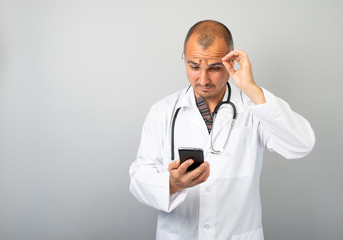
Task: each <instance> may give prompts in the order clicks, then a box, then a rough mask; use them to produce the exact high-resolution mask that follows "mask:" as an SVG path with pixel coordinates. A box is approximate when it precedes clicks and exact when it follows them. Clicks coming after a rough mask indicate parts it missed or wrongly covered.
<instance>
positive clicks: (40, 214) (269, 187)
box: [0, 0, 343, 240]
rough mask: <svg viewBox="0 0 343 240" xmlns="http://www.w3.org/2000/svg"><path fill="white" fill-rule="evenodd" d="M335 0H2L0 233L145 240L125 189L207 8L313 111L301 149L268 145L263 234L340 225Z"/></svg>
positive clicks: (291, 234) (257, 70)
mask: <svg viewBox="0 0 343 240" xmlns="http://www.w3.org/2000/svg"><path fill="white" fill-rule="evenodd" d="M342 10H343V4H342V1H338V0H337V1H335V0H329V1H249V2H248V1H183V2H181V1H180V2H179V1H168V2H163V1H144V2H143V1H139V0H137V1H131V2H130V1H106V0H96V1H95V0H93V1H89V0H85V1H81V0H60V1H57V0H56V1H46V0H44V1H43V0H35V1H24V0H23V1H18V0H1V1H0V239H1V240H24V239H25V240H31V239H32V240H41V239H42V240H50V239H58V240H60V239H61V240H72V239H73V240H88V239H89V240H94V239H100V240H107V239H130V240H133V239H153V238H154V236H155V228H156V211H155V210H153V209H151V208H149V207H147V206H144V205H142V204H140V203H138V201H136V200H135V199H134V198H133V197H132V196H131V195H130V193H129V191H128V187H129V176H128V169H129V166H130V164H131V162H132V161H133V160H134V159H135V155H136V151H137V147H138V144H139V139H140V132H141V127H142V124H143V121H144V119H145V116H146V114H147V111H148V110H149V108H150V106H151V104H153V103H154V102H156V101H157V100H159V99H161V98H162V97H164V96H166V95H168V94H170V93H173V92H175V91H176V90H178V89H180V88H183V87H185V86H187V84H188V83H187V79H186V76H185V70H184V67H183V63H182V61H181V59H180V56H181V52H182V43H183V39H184V37H185V34H186V32H187V30H188V29H189V27H190V26H191V25H193V24H194V23H195V22H197V21H199V20H202V19H216V20H219V21H221V22H223V23H225V24H226V25H227V26H228V27H229V28H230V29H231V31H232V34H233V37H234V42H235V46H236V48H240V49H243V50H245V51H247V52H248V53H249V56H250V59H251V62H252V64H253V71H254V77H255V81H256V82H257V83H258V84H259V85H260V86H263V87H265V88H266V89H268V90H270V91H272V92H273V93H275V94H276V95H278V96H280V97H282V98H283V99H285V100H287V101H288V102H289V103H290V105H291V106H292V107H293V109H294V110H296V111H297V112H300V113H301V114H302V115H304V116H305V117H306V118H307V119H308V120H309V121H310V122H311V124H312V126H313V128H314V130H315V132H316V138H317V143H316V146H315V149H314V150H313V152H312V153H311V154H310V155H308V156H307V157H305V158H303V159H300V160H290V161H288V160H285V159H283V158H282V157H280V156H278V155H277V154H275V153H266V155H265V162H264V168H263V172H262V177H261V194H262V203H263V222H264V231H265V236H266V239H267V240H273V239H276V240H293V239H294V240H299V239H301V240H305V239H311V240H317V239H318V240H322V239H325V240H329V239H330V240H334V239H337V240H338V239H342V238H343V237H342V236H343V228H342V226H343V210H342V209H343V208H342V202H343V201H342V200H343V199H342V196H343V190H342V189H343V188H342V183H343V182H342V180H343V175H342V167H343V164H342V136H341V134H342V120H343V119H342V107H341V104H342V97H341V91H342V90H341V89H342V87H343V84H342V69H343V66H342V53H343V51H342V42H343V33H342V22H343V16H342V12H343V11H342Z"/></svg>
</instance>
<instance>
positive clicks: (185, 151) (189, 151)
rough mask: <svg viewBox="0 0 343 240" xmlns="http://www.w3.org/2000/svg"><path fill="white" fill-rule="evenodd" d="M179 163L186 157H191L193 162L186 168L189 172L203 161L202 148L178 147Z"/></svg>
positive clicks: (186, 158)
mask: <svg viewBox="0 0 343 240" xmlns="http://www.w3.org/2000/svg"><path fill="white" fill-rule="evenodd" d="M179 156H180V164H182V163H183V162H184V161H186V160H188V159H193V160H194V162H193V164H192V165H190V166H189V167H188V168H187V172H190V171H192V170H194V169H196V168H197V167H199V166H200V165H201V164H202V163H203V162H204V153H203V150H202V148H186V147H180V148H179Z"/></svg>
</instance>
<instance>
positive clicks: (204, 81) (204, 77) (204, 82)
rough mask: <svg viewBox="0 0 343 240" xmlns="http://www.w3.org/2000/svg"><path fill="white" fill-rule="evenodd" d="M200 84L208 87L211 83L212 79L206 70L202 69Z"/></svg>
mask: <svg viewBox="0 0 343 240" xmlns="http://www.w3.org/2000/svg"><path fill="white" fill-rule="evenodd" d="M198 82H199V83H200V85H201V86H206V85H207V84H208V83H209V82H210V77H209V74H208V71H207V69H206V68H201V70H200V72H199V80H198Z"/></svg>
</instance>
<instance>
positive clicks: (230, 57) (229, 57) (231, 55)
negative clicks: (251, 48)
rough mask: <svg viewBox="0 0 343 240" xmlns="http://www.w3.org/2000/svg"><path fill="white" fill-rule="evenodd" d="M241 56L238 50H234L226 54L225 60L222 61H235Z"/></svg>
mask: <svg viewBox="0 0 343 240" xmlns="http://www.w3.org/2000/svg"><path fill="white" fill-rule="evenodd" d="M240 54H241V52H239V51H238V50H237V49H234V50H232V51H231V52H229V53H228V54H226V55H225V56H224V57H223V58H222V61H224V62H225V61H226V62H227V61H234V60H235V58H236V57H238V56H239V55H240Z"/></svg>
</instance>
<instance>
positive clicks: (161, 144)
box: [130, 20, 315, 240]
mask: <svg viewBox="0 0 343 240" xmlns="http://www.w3.org/2000/svg"><path fill="white" fill-rule="evenodd" d="M184 61H185V67H186V71H187V77H188V79H189V82H190V84H191V86H190V87H187V88H185V89H183V90H181V91H179V92H177V93H174V94H172V95H170V96H168V97H166V98H164V99H163V100H161V101H159V102H157V103H156V104H154V105H153V106H152V108H151V110H150V112H149V114H148V116H147V119H146V121H145V123H144V127H143V131H142V136H141V142H140V146H139V150H138V154H137V159H136V160H135V161H134V162H133V163H132V165H131V167H130V178H131V184H130V191H131V193H132V194H133V195H134V196H135V197H136V198H137V199H138V200H139V201H140V202H142V203H144V204H147V205H149V206H152V207H154V208H156V209H158V210H159V213H158V223H157V232H156V239H158V240H169V239H171V240H175V239H187V240H193V239H194V240H196V239H199V240H200V239H201V240H202V239H203V240H212V239H218V240H223V239H231V240H263V239H264V238H263V229H262V221H261V219H262V217H261V202H260V193H259V179H260V173H261V168H262V158H263V150H264V148H267V149H269V150H270V151H275V152H277V153H279V154H281V155H282V156H284V157H286V158H288V159H290V158H300V157H304V156H305V155H307V154H308V153H309V152H310V151H311V150H312V148H313V146H314V143H315V137H314V133H313V130H312V128H311V125H310V124H309V122H308V121H307V120H306V119H304V118H303V117H302V116H301V115H299V114H297V113H295V112H293V111H292V110H291V108H290V107H289V105H288V104H287V103H286V102H285V101H283V100H282V99H280V98H278V97H276V96H275V95H273V94H272V93H270V92H269V91H267V90H266V89H263V88H260V87H259V86H257V85H256V83H255V81H254V78H253V74H252V67H251V63H250V61H249V58H248V55H247V53H245V52H244V51H242V50H238V49H234V48H233V40H232V36H231V33H230V31H229V30H228V29H227V28H226V27H225V26H224V25H223V24H221V23H219V22H216V21H212V20H205V21H201V22H198V23H196V24H195V25H194V26H192V27H191V29H190V30H189V32H188V34H187V36H186V39H185V43H184ZM235 62H237V63H238V64H239V68H238V69H235V68H234V64H235ZM230 77H231V79H232V81H233V82H234V84H235V86H234V84H232V81H230V83H231V89H230V87H229V86H228V85H227V83H228V80H229V78H230ZM228 98H230V100H231V102H232V103H233V104H234V105H235V108H236V121H235V124H234V125H233V127H231V126H232V125H231V123H232V121H233V115H234V109H233V107H232V106H231V105H230V104H223V105H221V107H220V108H219V110H218V113H217V115H216V118H215V119H213V115H212V113H213V111H214V109H215V107H216V106H217V105H218V104H219V103H221V102H222V101H226V100H227V99H228ZM177 109H179V110H177ZM176 112H178V113H176ZM176 114H177V117H175V115H176ZM172 125H174V127H172ZM212 131H213V132H212ZM211 134H212V136H211ZM172 135H174V136H173V137H172ZM179 147H193V148H202V149H204V159H205V161H204V163H203V164H201V165H200V166H199V167H197V168H196V169H194V170H193V171H190V172H188V171H187V168H188V167H189V166H190V165H192V163H193V160H192V159H189V160H187V161H185V162H183V163H182V164H180V160H179V156H178V151H177V150H178V148H179ZM213 148H214V150H215V149H218V150H219V149H221V151H217V152H215V151H213ZM211 149H212V151H209V150H211ZM173 155H175V159H176V160H174V158H173Z"/></svg>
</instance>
